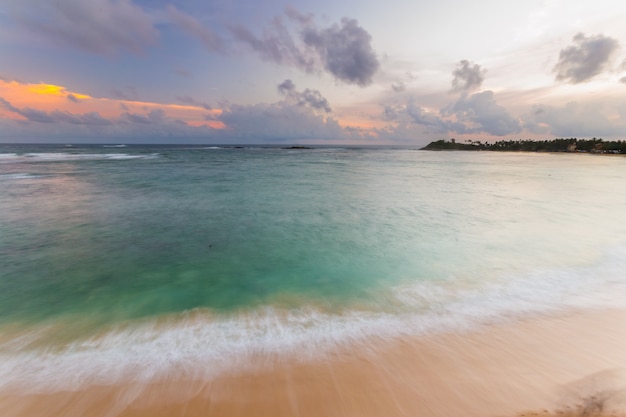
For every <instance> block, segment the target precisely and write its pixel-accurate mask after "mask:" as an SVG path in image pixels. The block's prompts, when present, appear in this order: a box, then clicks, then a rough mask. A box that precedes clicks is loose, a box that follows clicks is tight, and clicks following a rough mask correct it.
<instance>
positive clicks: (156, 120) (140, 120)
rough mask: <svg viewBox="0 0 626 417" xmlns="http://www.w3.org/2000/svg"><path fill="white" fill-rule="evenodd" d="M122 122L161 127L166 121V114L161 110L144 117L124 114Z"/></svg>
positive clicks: (136, 114)
mask: <svg viewBox="0 0 626 417" xmlns="http://www.w3.org/2000/svg"><path fill="white" fill-rule="evenodd" d="M120 119H121V120H122V121H126V122H130V123H135V124H143V125H150V124H153V125H159V124H161V123H162V122H163V121H164V120H165V112H164V111H163V110H161V109H155V110H152V111H151V112H150V113H148V114H146V115H143V114H138V113H130V112H127V113H123V114H122V115H121V116H120Z"/></svg>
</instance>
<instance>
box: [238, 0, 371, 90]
mask: <svg viewBox="0 0 626 417" xmlns="http://www.w3.org/2000/svg"><path fill="white" fill-rule="evenodd" d="M285 13H286V15H287V17H288V18H289V21H290V22H292V23H295V25H296V26H297V29H296V30H297V31H299V37H298V36H294V35H292V33H291V31H290V29H289V27H288V26H287V25H286V24H285V23H284V22H283V19H282V18H281V16H277V17H275V18H274V19H273V20H272V21H271V23H270V25H269V26H268V27H266V28H265V30H264V31H263V33H262V34H261V35H259V36H257V35H255V34H254V33H253V32H252V31H250V30H249V29H248V28H246V27H244V26H242V25H231V26H230V32H231V34H232V35H233V36H234V37H235V39H236V40H237V41H239V42H242V43H244V44H246V45H248V47H250V48H251V49H252V50H253V51H255V52H256V53H257V54H258V55H259V56H260V57H261V59H263V60H266V61H270V62H275V63H277V64H281V65H292V66H295V67H297V68H299V69H301V70H303V71H305V72H307V73H315V72H320V71H322V70H325V71H327V72H328V73H330V74H331V75H333V76H334V77H335V78H336V79H338V80H340V81H343V82H345V83H348V84H356V85H359V86H362V87H363V86H367V85H369V84H371V82H372V77H373V76H374V74H375V73H376V72H377V71H378V69H379V67H380V64H379V62H378V58H377V57H376V53H375V51H374V50H373V48H372V46H371V40H372V39H371V36H370V34H369V33H368V32H367V31H366V30H365V29H363V28H362V27H360V26H359V24H358V22H357V21H356V20H354V19H348V18H344V19H342V20H341V22H340V23H339V24H334V25H332V26H330V27H327V28H324V29H319V28H318V27H317V26H316V25H315V23H314V21H313V17H312V15H308V16H304V15H302V14H300V13H299V12H298V11H297V10H295V9H294V8H288V9H287V10H286V12H285Z"/></svg>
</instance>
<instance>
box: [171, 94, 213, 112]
mask: <svg viewBox="0 0 626 417" xmlns="http://www.w3.org/2000/svg"><path fill="white" fill-rule="evenodd" d="M176 100H178V101H180V102H181V103H185V104H189V105H190V106H196V107H202V108H203V109H206V110H211V109H212V107H211V105H210V104H208V103H203V102H201V101H197V100H195V99H193V98H191V97H189V96H176Z"/></svg>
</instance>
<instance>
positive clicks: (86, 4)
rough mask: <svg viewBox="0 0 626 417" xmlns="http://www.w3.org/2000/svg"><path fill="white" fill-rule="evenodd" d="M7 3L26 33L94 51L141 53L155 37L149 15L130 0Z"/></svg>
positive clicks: (155, 39) (22, 1) (44, 0)
mask: <svg viewBox="0 0 626 417" xmlns="http://www.w3.org/2000/svg"><path fill="white" fill-rule="evenodd" d="M11 6H12V7H10V8H9V13H10V14H11V15H12V16H13V17H14V18H15V19H16V20H17V21H18V22H20V23H21V24H22V25H23V26H24V27H26V28H27V29H28V30H29V32H32V33H37V34H39V35H40V36H42V37H44V38H45V39H47V40H50V41H52V42H54V43H59V44H63V45H68V46H71V47H74V48H78V49H81V50H84V51H87V52H91V53H95V54H101V55H113V54H115V53H116V52H117V51H119V50H127V51H129V52H133V53H141V52H143V50H144V49H145V48H146V47H147V46H149V45H153V44H155V43H156V42H157V39H158V31H157V30H156V29H155V27H154V26H153V22H152V19H151V17H150V16H149V15H148V14H147V13H145V12H144V11H143V10H142V9H141V8H140V7H138V6H136V5H134V4H133V3H132V2H131V1H130V0H90V1H84V0H64V1H55V2H52V1H47V0H21V1H19V2H13V3H12V4H11Z"/></svg>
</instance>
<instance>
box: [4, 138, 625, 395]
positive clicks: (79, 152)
mask: <svg viewBox="0 0 626 417" xmlns="http://www.w3.org/2000/svg"><path fill="white" fill-rule="evenodd" d="M624 184H626V158H623V157H617V156H598V155H579V154H539V153H497V152H428V151H419V150H415V149H403V148H370V147H363V148H341V147H316V148H313V149H282V148H280V147H254V146H249V147H237V148H235V147H219V146H187V147H186V146H132V145H129V146H111V145H106V146H105V145H89V146H87V145H74V146H63V145H0V389H10V388H19V389H28V390H30V391H32V392H50V391H54V390H72V389H77V388H79V387H85V386H88V385H90V384H99V385H102V384H115V383H117V382H120V381H122V380H137V381H151V380H154V379H155V378H161V377H167V376H168V375H172V374H174V373H181V374H184V375H186V376H190V377H193V378H206V379H210V378H212V377H215V376H217V375H221V374H223V373H225V372H231V371H236V370H238V369H243V368H245V367H247V366H253V365H254V364H255V361H256V359H255V358H257V359H258V358H259V355H262V357H265V358H268V357H269V358H274V359H276V360H280V358H281V357H283V356H289V355H291V356H293V355H295V356H296V357H298V358H302V359H303V360H306V359H309V358H315V357H319V356H320V355H324V354H327V353H329V352H332V351H333V349H336V348H337V347H340V346H345V345H348V344H355V343H356V344H359V343H362V344H366V343H367V341H368V340H372V339H377V340H380V339H390V340H391V339H394V338H401V337H404V336H407V335H410V336H419V335H422V334H432V333H437V332H458V331H464V330H468V329H473V328H476V327H477V326H482V325H485V324H491V323H501V322H506V321H512V320H518V319H520V318H525V317H530V316H535V315H543V314H553V313H558V312H561V311H566V310H568V309H572V308H575V309H604V308H624V307H626V297H624V294H626V192H624Z"/></svg>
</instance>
